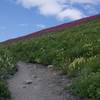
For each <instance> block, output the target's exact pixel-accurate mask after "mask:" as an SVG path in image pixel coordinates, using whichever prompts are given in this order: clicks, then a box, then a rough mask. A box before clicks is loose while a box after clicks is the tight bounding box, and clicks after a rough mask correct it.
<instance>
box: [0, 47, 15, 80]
mask: <svg viewBox="0 0 100 100" xmlns="http://www.w3.org/2000/svg"><path fill="white" fill-rule="evenodd" d="M14 71H15V64H14V58H13V57H12V56H11V53H10V51H8V50H7V49H0V79H4V78H6V77H8V75H9V74H13V73H14Z"/></svg>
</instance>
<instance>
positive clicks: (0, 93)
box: [0, 80, 10, 100]
mask: <svg viewBox="0 0 100 100" xmlns="http://www.w3.org/2000/svg"><path fill="white" fill-rule="evenodd" d="M8 99H10V92H9V90H8V87H7V85H6V83H5V81H2V80H0V100H8Z"/></svg>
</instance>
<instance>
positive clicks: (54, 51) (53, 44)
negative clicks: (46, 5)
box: [0, 19, 100, 100]
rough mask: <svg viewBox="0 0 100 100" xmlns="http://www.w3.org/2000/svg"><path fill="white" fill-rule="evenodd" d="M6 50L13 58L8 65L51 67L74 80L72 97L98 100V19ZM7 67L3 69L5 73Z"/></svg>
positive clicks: (99, 80)
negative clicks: (24, 63)
mask: <svg viewBox="0 0 100 100" xmlns="http://www.w3.org/2000/svg"><path fill="white" fill-rule="evenodd" d="M6 48H7V51H9V52H10V53H8V54H10V56H11V58H12V57H14V61H13V60H11V59H9V60H10V62H11V64H13V62H15V61H16V62H17V61H18V60H19V59H20V60H24V61H27V62H37V63H42V64H47V65H48V64H53V65H54V66H55V68H57V69H60V70H63V72H64V73H67V74H68V75H70V76H71V77H73V79H74V78H75V79H74V80H73V82H72V84H71V85H70V86H69V87H68V88H69V89H70V90H71V91H72V92H73V93H74V94H75V95H77V96H80V97H87V98H91V99H92V100H100V84H99V83H100V19H96V20H92V21H88V22H87V23H83V24H81V25H79V26H74V27H72V28H69V29H68V28H67V29H64V30H62V31H59V32H55V33H50V34H48V35H46V36H42V37H38V38H36V39H34V40H29V41H23V42H19V43H16V44H14V45H11V46H8V47H6ZM0 55H1V52H0ZM10 56H9V55H8V58H9V57H10ZM1 59H4V58H3V57H2V58H1ZM6 63H7V62H6ZM0 67H3V65H2V66H1V65H0ZM10 67H11V66H9V67H7V69H5V68H4V69H5V70H7V72H8V69H9V68H10ZM10 69H11V70H10V71H9V72H12V69H13V67H11V68H10ZM0 72H2V70H1V68H0ZM4 74H5V73H4ZM7 74H9V73H7ZM5 76H6V75H5ZM0 77H1V76H0ZM0 94H1V93H0Z"/></svg>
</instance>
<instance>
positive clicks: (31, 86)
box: [8, 62, 76, 100]
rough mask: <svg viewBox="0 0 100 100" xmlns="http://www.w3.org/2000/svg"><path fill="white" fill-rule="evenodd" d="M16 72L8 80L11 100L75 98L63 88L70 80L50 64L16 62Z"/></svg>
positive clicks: (69, 99)
mask: <svg viewBox="0 0 100 100" xmlns="http://www.w3.org/2000/svg"><path fill="white" fill-rule="evenodd" d="M17 66H18V72H17V73H16V74H15V76H14V77H12V78H10V79H9V80H8V86H9V90H10V91H11V94H12V95H11V96H12V97H11V99H12V100H76V99H75V97H73V96H72V95H70V94H69V93H68V92H67V91H65V90H64V88H65V86H66V84H69V83H70V81H69V79H68V78H67V76H65V75H61V73H60V72H57V71H54V70H53V69H52V65H49V66H43V65H39V64H29V63H28V64H27V63H24V62H18V64H17Z"/></svg>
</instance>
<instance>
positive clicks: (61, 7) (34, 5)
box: [0, 0, 100, 41]
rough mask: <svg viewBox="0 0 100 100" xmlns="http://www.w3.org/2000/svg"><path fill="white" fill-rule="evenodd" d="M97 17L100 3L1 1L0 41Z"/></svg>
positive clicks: (79, 0)
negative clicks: (85, 18)
mask: <svg viewBox="0 0 100 100" xmlns="http://www.w3.org/2000/svg"><path fill="white" fill-rule="evenodd" d="M98 13H100V0H0V41H5V40H8V39H11V38H16V37H20V36H23V35H27V34H30V33H32V32H35V31H39V30H42V29H45V28H48V27H52V26H56V25H59V24H62V23H67V22H71V21H74V20H78V19H81V18H84V17H87V16H92V15H95V14H98Z"/></svg>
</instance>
